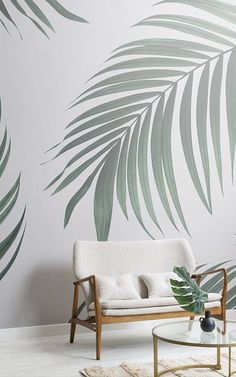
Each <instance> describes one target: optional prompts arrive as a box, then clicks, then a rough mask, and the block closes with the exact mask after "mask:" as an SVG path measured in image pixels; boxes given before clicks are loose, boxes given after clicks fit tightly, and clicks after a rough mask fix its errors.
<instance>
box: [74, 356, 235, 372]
mask: <svg viewBox="0 0 236 377" xmlns="http://www.w3.org/2000/svg"><path fill="white" fill-rule="evenodd" d="M194 363H196V364H215V363H216V358H215V357H214V356H204V355H196V356H191V357H189V358H185V359H180V358H179V359H160V361H159V371H162V370H164V369H169V368H173V367H175V366H178V365H187V364H194ZM232 371H236V355H235V356H233V357H232ZM80 373H81V374H82V375H84V376H85V377H153V365H152V364H135V363H131V362H128V361H124V362H123V363H122V364H120V365H117V366H114V367H105V366H102V365H94V366H92V367H89V368H85V369H83V370H82V371H80ZM164 376H166V377H173V376H179V377H221V376H228V356H227V354H222V356H221V370H217V371H216V370H212V369H186V370H178V371H177V372H175V373H167V374H165V375H164ZM235 376H236V373H235Z"/></svg>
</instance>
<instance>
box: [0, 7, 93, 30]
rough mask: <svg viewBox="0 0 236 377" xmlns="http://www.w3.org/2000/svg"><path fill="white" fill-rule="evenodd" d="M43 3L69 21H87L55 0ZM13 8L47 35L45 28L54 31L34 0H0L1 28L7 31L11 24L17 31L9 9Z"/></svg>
mask: <svg viewBox="0 0 236 377" xmlns="http://www.w3.org/2000/svg"><path fill="white" fill-rule="evenodd" d="M43 2H44V3H47V4H48V5H50V6H51V7H52V8H53V9H54V10H55V11H56V12H57V13H58V14H60V15H61V16H62V17H65V18H67V19H69V20H71V21H77V22H83V23H87V21H86V20H85V19H84V18H81V17H79V16H77V15H75V14H74V13H71V12H70V11H69V10H67V9H66V8H65V7H63V6H62V5H61V4H60V3H59V2H58V1H57V0H43ZM12 8H15V9H16V10H17V11H18V13H19V14H21V15H23V16H24V17H26V18H27V19H28V20H29V21H30V22H32V23H33V24H34V26H35V27H36V28H37V29H38V30H39V31H40V32H41V33H43V34H44V35H45V36H46V37H48V34H47V31H46V30H51V31H53V32H54V31H55V30H54V28H53V26H52V24H51V22H50V21H49V19H48V17H47V16H46V14H45V13H44V12H43V11H42V9H41V8H40V6H39V5H37V2H36V1H35V0H23V2H20V1H19V0H0V22H1V25H2V26H3V28H4V29H5V30H6V31H7V32H8V33H9V27H8V25H13V26H14V27H15V28H16V29H17V30H18V31H19V29H18V26H17V24H16V22H15V21H14V19H13V17H12V15H11V9H12Z"/></svg>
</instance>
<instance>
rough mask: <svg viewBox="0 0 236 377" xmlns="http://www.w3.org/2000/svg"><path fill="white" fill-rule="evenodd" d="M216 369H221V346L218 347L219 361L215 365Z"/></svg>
mask: <svg viewBox="0 0 236 377" xmlns="http://www.w3.org/2000/svg"><path fill="white" fill-rule="evenodd" d="M215 369H216V370H219V369H221V364H220V347H217V362H216V366H215Z"/></svg>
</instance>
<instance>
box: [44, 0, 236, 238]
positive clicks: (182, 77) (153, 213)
mask: <svg viewBox="0 0 236 377" xmlns="http://www.w3.org/2000/svg"><path fill="white" fill-rule="evenodd" d="M161 3H162V7H164V6H165V4H166V11H165V13H163V14H161V13H160V12H159V11H158V12H156V15H152V16H151V17H149V18H146V19H144V20H142V21H140V22H139V23H138V24H137V25H136V26H138V27H142V32H143V33H145V32H146V33H147V36H146V38H143V39H140V40H135V41H128V42H127V43H125V44H123V45H122V46H120V47H118V48H117V49H115V50H114V51H113V53H112V54H111V56H110V57H109V59H108V60H107V61H106V62H105V66H104V67H103V69H102V70H100V71H98V72H97V73H95V75H94V76H93V77H92V78H91V79H90V80H89V81H88V83H87V86H86V88H85V90H83V91H82V93H81V94H79V95H78V96H77V98H75V100H74V101H73V103H72V104H71V107H73V110H74V112H76V111H77V114H76V115H77V116H75V117H74V119H72V120H71V122H70V123H69V124H68V125H67V127H66V128H67V131H66V135H65V137H64V139H63V145H61V143H59V144H57V145H56V146H55V147H54V148H55V150H56V153H55V157H54V158H57V157H59V156H60V158H62V157H63V156H64V157H65V156H66V155H67V153H68V155H70V157H69V160H68V161H67V163H66V164H65V167H64V169H63V170H62V171H61V172H60V173H59V174H58V175H57V176H56V177H55V178H54V179H53V180H52V181H51V183H50V184H49V185H48V188H49V187H52V186H54V185H56V189H54V192H58V191H60V190H62V189H65V188H66V187H68V186H69V185H71V184H75V181H76V179H77V178H79V176H80V173H81V172H82V171H83V173H84V174H85V173H86V171H87V168H88V169H91V164H94V169H95V170H93V172H92V173H91V171H90V170H88V171H89V173H87V174H88V178H87V180H85V182H84V183H79V187H80V188H79V190H78V188H77V192H76V194H75V196H74V197H73V198H72V199H71V200H70V202H69V204H68V206H69V207H68V206H67V210H66V217H65V225H66V224H68V221H69V219H70V217H71V214H72V212H73V211H74V208H75V206H76V205H77V203H79V201H80V200H81V199H82V197H83V196H84V195H85V193H86V192H87V191H88V189H89V188H90V187H91V184H92V182H93V180H94V179H96V180H97V182H98V179H99V178H97V177H101V172H102V177H106V180H107V182H108V184H109V185H111V186H112V187H109V188H107V190H108V191H107V193H108V196H109V200H111V198H112V200H114V195H113V193H114V190H115V188H116V194H117V198H118V203H119V205H120V207H121V210H122V212H123V213H124V215H125V217H126V218H128V215H129V214H128V212H129V211H128V208H131V211H133V213H134V215H135V217H136V219H137V221H138V222H139V224H140V225H141V227H142V228H143V230H144V231H145V232H146V233H147V234H148V235H149V236H150V237H154V238H155V237H156V234H154V235H153V234H152V233H153V231H151V230H150V229H149V225H147V222H146V219H147V218H148V217H149V221H151V222H152V223H153V224H154V225H155V226H156V227H155V229H156V232H157V235H158V236H160V235H161V232H162V228H163V227H162V224H161V220H160V218H159V216H158V213H159V212H158V210H157V206H158V205H160V206H161V207H162V209H163V210H164V213H165V215H166V217H167V218H168V219H169V221H170V222H171V223H172V225H173V226H174V227H175V228H176V229H180V228H183V229H184V230H185V231H186V232H187V233H188V234H190V233H191V231H190V230H189V226H188V221H189V220H188V219H187V218H186V215H185V208H183V203H182V193H181V190H180V189H179V188H180V184H181V177H178V176H177V173H176V167H175V159H176V156H175V153H176V151H175V149H174V148H173V133H178V135H179V140H180V145H179V146H178V147H179V151H180V152H181V153H182V155H183V158H184V161H185V164H186V167H187V169H186V171H187V174H188V175H189V177H190V180H191V182H192V189H193V190H194V191H195V192H196V193H197V195H198V198H199V203H201V204H202V205H203V206H204V208H205V209H206V211H208V213H209V214H212V211H213V208H212V207H213V205H212V173H211V172H212V169H211V164H212V161H213V162H214V163H215V164H216V167H217V174H218V177H219V181H220V186H221V190H222V192H223V174H222V157H221V143H222V141H221V132H220V129H221V127H222V125H221V121H220V113H221V103H222V102H223V99H224V100H225V97H226V100H227V121H228V130H227V132H228V136H229V140H230V148H229V154H230V156H231V170H232V173H233V167H234V156H235V147H236V122H235V119H236V113H235V111H236V110H235V109H236V104H235V98H236V85H235V82H236V70H235V67H236V64H235V62H236V30H235V26H234V24H235V21H236V6H233V5H229V4H226V3H225V2H224V1H220V0H217V1H216V6H214V4H215V1H213V0H211V1H208V0H200V1H197V2H193V1H192V0H173V1H172V0H165V1H162V2H161ZM171 3H178V4H185V5H187V6H188V7H187V8H186V9H188V11H186V14H184V15H182V14H176V12H175V13H174V14H173V13H172V8H171V7H170V6H168V5H169V4H171ZM157 6H158V5H157ZM193 8H194V9H196V10H198V9H201V10H204V14H206V12H207V13H208V16H209V17H208V18H207V17H206V16H202V17H201V16H196V17H195V16H194V17H193V15H192V14H193ZM154 9H155V8H154ZM196 14H198V13H197V12H196ZM212 15H214V16H217V17H219V22H216V21H209V19H210V17H211V16H212ZM220 18H221V19H223V20H227V21H230V22H232V21H234V24H230V25H229V26H221V23H220ZM213 19H214V18H213ZM149 26H152V38H149V35H148V33H149ZM153 27H154V28H155V27H156V30H157V31H156V35H157V37H156V38H153V30H154V29H153ZM160 27H164V28H165V30H166V38H159V37H158V34H159V28H160ZM168 29H172V30H175V34H176V36H175V38H173V39H170V38H169V35H168V34H169V33H168ZM196 37H197V38H196ZM195 39H196V40H195ZM223 72H226V75H225V76H224V75H222V73H223ZM90 82H91V84H90ZM193 88H194V91H195V92H196V98H197V101H196V104H195V102H194V99H193ZM195 88H196V89H195ZM224 93H226V96H225V95H224ZM81 104H82V106H85V107H86V109H85V110H84V111H81V110H80V106H81ZM173 114H176V115H173ZM193 119H196V125H195V122H194V121H193ZM68 128H69V130H68ZM195 135H196V136H197V140H194V137H195ZM112 142H114V144H112ZM211 142H212V145H213V150H212V151H211V148H210V147H209V146H210V144H211ZM116 143H119V144H116ZM104 144H105V145H104ZM106 145H108V148H106ZM116 145H119V153H118V154H115V157H114V155H113V153H115V152H114V150H115V151H116V150H117V149H116V148H118V147H117V146H116ZM52 149H53V148H52ZM112 150H113V152H112ZM73 152H74V155H73ZM71 153H72V157H71ZM107 153H108V157H107ZM88 154H89V156H88ZM108 158H109V159H112V161H113V165H112V161H110V164H111V165H109V162H108V160H107V159H108ZM96 159H98V161H97V162H96ZM100 159H101V160H100ZM84 160H86V161H87V163H86V161H84ZM101 161H102V162H101ZM111 166H113V167H114V171H113V173H114V176H113V174H108V172H107V173H106V172H105V170H106V169H110V170H111ZM67 169H70V171H69V174H67ZM100 170H101V172H100V174H99V171H100ZM106 174H107V175H106ZM108 178H109V179H108ZM99 182H101V178H100V179H99ZM152 182H153V183H154V185H153V184H152ZM153 186H154V187H153ZM96 192H97V193H99V196H98V198H99V200H97V199H96V214H95V217H96V220H95V225H96V230H97V235H98V237H99V239H104V237H105V236H106V237H108V235H109V229H110V224H111V216H112V203H111V202H110V201H109V203H107V207H104V208H103V205H104V203H103V199H101V198H103V196H102V195H104V192H102V191H101V188H100V186H99V185H98V187H97V191H96ZM97 195H98V194H97ZM128 201H129V203H130V206H129V205H128V204H129V203H128ZM99 206H100V211H101V213H100V215H99ZM68 208H69V209H68ZM104 226H106V227H107V229H105V228H104Z"/></svg>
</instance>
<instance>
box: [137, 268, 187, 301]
mask: <svg viewBox="0 0 236 377" xmlns="http://www.w3.org/2000/svg"><path fill="white" fill-rule="evenodd" d="M141 278H142V279H143V281H144V283H145V285H146V286H147V289H148V297H149V298H154V297H170V296H173V291H172V289H171V285H170V279H175V280H180V278H179V277H178V275H176V274H175V273H174V272H161V273H156V274H153V273H148V274H142V275H141Z"/></svg>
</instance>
